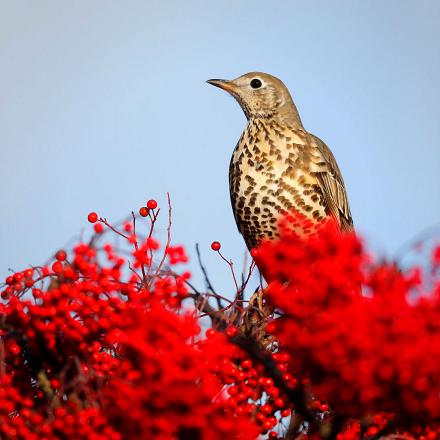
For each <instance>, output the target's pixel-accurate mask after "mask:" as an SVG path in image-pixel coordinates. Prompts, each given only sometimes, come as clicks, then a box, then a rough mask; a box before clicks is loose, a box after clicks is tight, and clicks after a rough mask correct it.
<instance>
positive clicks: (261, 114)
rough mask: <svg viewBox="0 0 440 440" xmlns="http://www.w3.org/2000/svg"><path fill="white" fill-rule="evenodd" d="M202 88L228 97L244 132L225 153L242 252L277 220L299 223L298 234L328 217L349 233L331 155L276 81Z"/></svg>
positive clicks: (271, 235) (244, 80) (261, 76)
mask: <svg viewBox="0 0 440 440" xmlns="http://www.w3.org/2000/svg"><path fill="white" fill-rule="evenodd" d="M207 83H209V84H211V85H213V86H216V87H219V88H221V89H223V90H225V91H226V92H228V93H229V94H230V95H232V96H233V97H234V98H235V99H236V100H237V101H238V104H239V105H240V106H241V108H242V110H243V112H244V114H245V116H246V118H247V121H248V123H247V126H246V128H245V129H244V131H243V133H242V135H241V136H240V139H239V141H238V143H237V145H236V147H235V149H234V151H233V153H232V158H231V161H230V166H229V189H230V198H231V204H232V210H233V213H234V217H235V221H236V223H237V227H238V230H239V232H240V233H241V234H242V236H243V238H244V241H245V243H246V245H247V247H248V249H249V250H252V249H254V248H256V247H257V246H258V245H259V244H260V242H261V241H262V240H263V239H268V240H273V239H276V238H277V237H279V221H280V218H281V217H282V215H283V214H286V213H289V212H295V213H299V215H301V216H303V218H304V219H305V220H306V221H305V222H304V224H303V226H302V227H301V228H300V230H299V231H296V232H298V234H299V235H301V236H303V237H307V236H310V235H313V234H314V233H315V232H316V230H315V229H314V228H315V226H316V225H319V224H322V222H323V221H324V220H325V219H326V218H328V217H332V218H334V220H335V222H336V224H337V229H338V230H339V231H340V232H341V233H345V232H348V231H352V230H353V219H352V215H351V212H350V206H349V202H348V197H347V192H346V188H345V184H344V180H343V178H342V174H341V171H340V169H339V167H338V164H337V162H336V159H335V157H334V155H333V153H332V151H331V150H330V149H329V147H327V145H326V144H325V143H324V142H323V141H322V140H321V139H319V138H318V137H317V136H315V135H313V134H311V133H309V132H307V131H306V129H305V128H304V126H303V124H302V121H301V118H300V115H299V113H298V110H297V108H296V105H295V103H294V102H293V99H292V97H291V94H290V93H289V90H288V89H287V87H286V86H285V85H284V83H283V82H282V81H281V80H280V79H278V78H276V77H275V76H272V75H269V74H267V73H263V72H250V73H246V74H244V75H242V76H239V77H238V78H236V79H233V80H224V79H210V80H208V81H207Z"/></svg>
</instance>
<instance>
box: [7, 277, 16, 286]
mask: <svg viewBox="0 0 440 440" xmlns="http://www.w3.org/2000/svg"><path fill="white" fill-rule="evenodd" d="M13 283H14V278H13V276H12V275H9V276H8V277H7V278H6V284H9V285H11V284H13Z"/></svg>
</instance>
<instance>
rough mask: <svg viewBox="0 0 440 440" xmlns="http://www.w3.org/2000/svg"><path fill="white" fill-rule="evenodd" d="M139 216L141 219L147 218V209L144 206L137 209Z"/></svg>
mask: <svg viewBox="0 0 440 440" xmlns="http://www.w3.org/2000/svg"><path fill="white" fill-rule="evenodd" d="M139 214H140V215H141V216H142V217H148V208H147V207H146V206H142V208H140V209H139Z"/></svg>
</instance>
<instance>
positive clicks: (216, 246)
mask: <svg viewBox="0 0 440 440" xmlns="http://www.w3.org/2000/svg"><path fill="white" fill-rule="evenodd" d="M221 247H222V245H221V244H220V242H218V241H213V242H212V243H211V249H212V250H213V251H216V252H218V251H219V250H220V248H221Z"/></svg>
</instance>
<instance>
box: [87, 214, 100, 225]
mask: <svg viewBox="0 0 440 440" xmlns="http://www.w3.org/2000/svg"><path fill="white" fill-rule="evenodd" d="M87 220H88V221H89V222H90V223H96V222H97V220H98V214H96V212H91V213H90V214H89V215H88V216H87Z"/></svg>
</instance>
